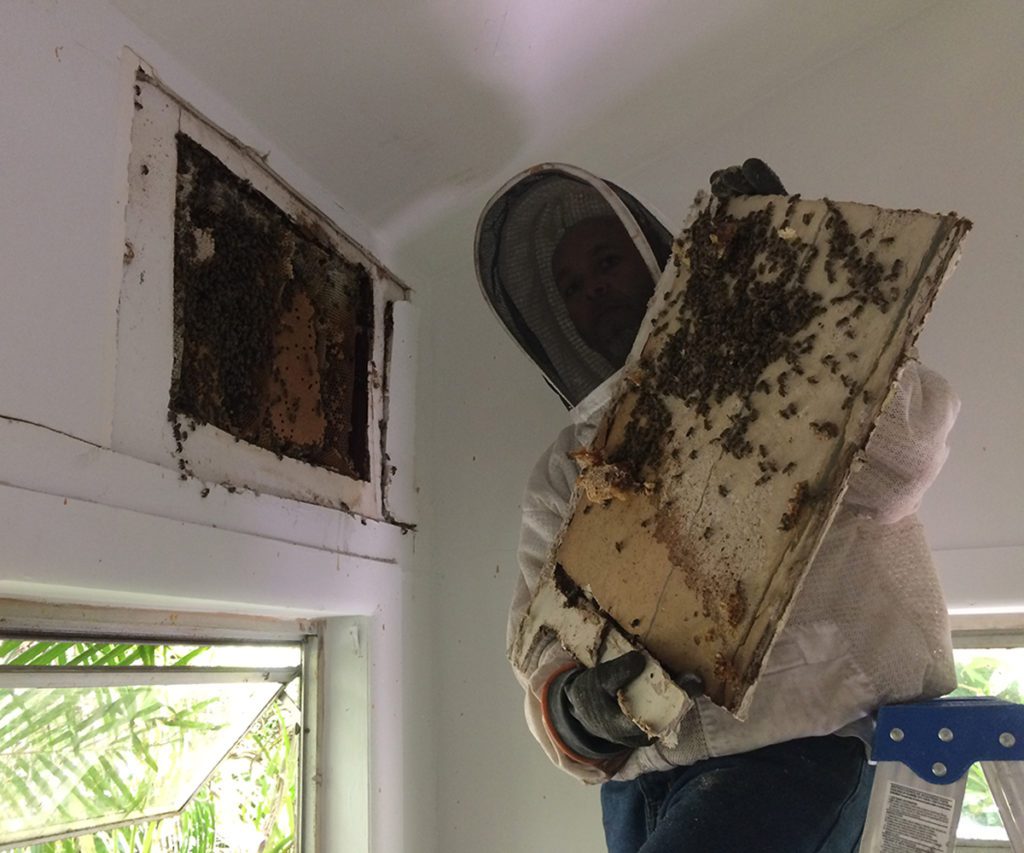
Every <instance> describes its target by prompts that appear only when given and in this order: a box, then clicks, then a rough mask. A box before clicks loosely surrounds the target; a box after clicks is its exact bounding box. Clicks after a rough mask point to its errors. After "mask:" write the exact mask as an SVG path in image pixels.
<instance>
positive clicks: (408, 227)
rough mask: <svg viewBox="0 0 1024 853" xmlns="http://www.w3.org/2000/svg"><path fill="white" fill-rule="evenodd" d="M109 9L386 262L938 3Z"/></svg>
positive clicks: (653, 144)
mask: <svg viewBox="0 0 1024 853" xmlns="http://www.w3.org/2000/svg"><path fill="white" fill-rule="evenodd" d="M113 3H114V5H116V6H117V7H118V8H119V9H120V10H121V11H122V12H123V13H124V14H126V15H127V16H128V17H129V18H131V19H132V20H133V21H134V22H135V23H136V25H137V26H139V27H140V28H141V29H142V30H143V31H144V32H146V33H147V34H148V35H149V36H150V37H151V38H153V39H154V40H155V41H157V42H158V43H159V44H161V46H162V47H163V48H165V49H166V50H167V51H168V52H169V53H170V54H171V55H173V56H175V57H176V58H177V59H179V60H180V61H181V62H182V63H183V64H184V65H185V66H186V67H188V68H189V69H190V71H191V72H192V73H194V74H195V75H196V76H197V77H198V78H200V79H201V80H203V81H204V82H205V83H206V84H207V85H209V86H210V87H211V88H213V89H214V90H215V91H218V92H219V93H220V94H222V95H223V96H224V97H225V98H226V99H227V100H228V101H230V102H231V103H233V104H235V105H236V106H237V107H238V108H239V109H240V110H241V111H242V112H243V113H244V114H246V115H247V116H248V117H249V118H250V119H251V120H252V121H253V122H255V124H257V125H258V126H259V127H261V129H262V130H263V131H264V132H265V133H266V134H267V135H268V136H269V137H270V138H272V139H275V140H277V141H278V142H279V144H280V145H281V146H282V148H283V149H284V151H285V152H286V153H287V154H288V156H289V157H290V158H291V159H292V160H293V161H295V162H296V163H297V164H298V165H299V166H301V167H302V168H304V169H305V170H306V171H307V172H308V173H309V174H310V175H312V176H313V177H314V178H315V179H317V180H318V181H319V182H320V183H321V184H323V185H324V186H325V187H326V188H327V190H328V191H330V192H331V193H332V194H334V195H335V196H336V197H337V199H338V200H339V202H340V203H341V204H342V206H343V207H345V209H346V210H348V211H349V212H350V213H351V214H353V215H354V216H356V217H357V218H358V219H360V220H362V221H363V223H364V224H365V225H366V226H367V227H369V228H372V229H374V230H375V231H376V232H377V233H378V234H382V235H386V236H387V238H388V241H389V242H392V243H394V242H396V241H401V240H402V239H403V237H405V236H407V235H408V234H410V233H414V232H415V231H417V230H419V229H421V228H422V227H423V226H424V225H426V224H427V223H428V222H429V221H430V220H431V219H432V218H435V217H437V216H439V215H441V214H443V213H444V211H445V210H446V209H447V208H448V207H449V206H451V205H453V204H455V203H457V202H458V201H459V200H460V199H461V198H464V197H465V196H466V194H467V193H470V192H472V191H474V190H476V189H478V188H480V187H481V186H491V187H493V186H496V185H497V184H499V183H500V182H502V181H503V180H504V179H505V178H507V177H508V176H509V175H510V174H512V173H513V172H514V171H516V170H517V169H518V168H520V167H525V166H527V165H530V164H532V163H533V162H536V161H540V160H550V159H563V160H565V159H570V157H572V158H573V159H574V162H579V163H581V164H585V165H588V166H590V167H591V168H594V169H595V170H604V171H605V173H607V174H613V175H615V174H621V173H622V172H623V171H624V170H625V167H626V166H627V165H630V166H634V167H635V166H637V165H638V164H641V163H643V162H644V161H645V160H650V159H651V158H652V157H655V156H657V154H658V152H659V150H664V149H665V148H666V147H667V146H672V145H677V144H679V143H680V142H684V141H686V139H687V138H688V135H692V134H693V133H694V132H695V129H696V128H698V127H703V128H704V129H706V128H707V127H708V126H709V125H710V126H714V124H716V123H721V122H723V121H725V120H727V119H729V118H730V117H732V116H733V115H734V114H736V113H737V112H739V111H742V110H744V109H746V108H749V106H750V105H751V104H752V103H754V102H756V101H757V100H759V99H761V98H763V97H764V96H765V95H767V94H768V93H770V92H771V91H772V90H773V89H775V88H776V87H779V86H781V85H784V84H785V83H786V82H787V81H792V80H793V79H799V78H802V77H805V76H807V75H809V74H811V73H813V72H814V70H815V69H816V68H818V67H820V66H821V65H823V64H825V63H827V62H829V61H831V60H833V59H835V57H836V56H837V55H838V54H840V53H843V52H845V51H848V50H852V49H855V48H856V47H857V46H858V44H860V43H862V42H863V41H864V40H865V39H866V38H868V37H869V36H870V35H871V34H872V33H876V32H877V31H878V30H880V29H884V28H889V27H892V26H894V25H895V24H897V23H898V22H900V21H902V20H905V19H906V18H908V17H910V16H913V15H915V14H918V13H920V11H921V10H922V9H924V8H926V7H928V6H930V5H934V0H901V2H898V3H893V2H891V0H858V2H856V3H850V2H840V1H839V0H830V1H829V2H823V0H715V1H714V2H710V0H639V2H637V1H636V0H635V2H625V0H623V2H615V0H514V1H513V0H419V2H414V0H347V2H344V0H288V2H282V0H216V2H210V0H175V2H173V3H168V2H166V0H113ZM733 57H742V61H740V62H737V61H734V60H733ZM157 72H158V73H159V69H157ZM752 81H754V82H752ZM641 126H642V127H644V128H645V132H644V133H643V134H638V133H636V132H635V131H634V129H635V128H637V127H641ZM272 162H273V160H272V159H271V163H272Z"/></svg>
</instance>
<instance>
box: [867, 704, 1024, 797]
mask: <svg viewBox="0 0 1024 853" xmlns="http://www.w3.org/2000/svg"><path fill="white" fill-rule="evenodd" d="M871 758H872V761H899V762H901V763H903V764H905V765H906V766H907V767H909V768H910V769H911V770H913V771H914V773H916V774H917V775H918V776H920V777H921V778H922V779H924V780H925V781H926V782H930V783H931V784H933V785H950V784H952V783H954V782H956V781H957V780H959V779H960V778H961V777H963V775H964V774H965V773H966V772H967V771H968V769H969V768H970V766H971V765H972V764H974V763H975V762H976V761H1024V705H1018V704H1015V703H1013V702H1006V701H1004V700H1002V699H994V698H991V697H988V696H984V697H964V698H955V699H932V700H930V701H927V702H914V703H910V704H906V705H885V706H883V707H882V708H880V709H879V711H878V725H877V728H876V730H875V742H874V750H873V755H872V757H871Z"/></svg>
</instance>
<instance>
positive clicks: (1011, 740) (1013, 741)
mask: <svg viewBox="0 0 1024 853" xmlns="http://www.w3.org/2000/svg"><path fill="white" fill-rule="evenodd" d="M999 743H1000V744H1001V745H1003V746H1005V747H1006V748H1007V749H1009V748H1010V747H1011V746H1016V745H1017V738H1015V737H1014V736H1013V735H1012V734H1010V732H1003V733H1002V734H1001V735H999Z"/></svg>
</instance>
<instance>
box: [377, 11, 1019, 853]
mask: <svg viewBox="0 0 1024 853" xmlns="http://www.w3.org/2000/svg"><path fill="white" fill-rule="evenodd" d="M1021 44H1024V13H1022V7H1021V6H1020V5H1019V4H1018V3H1016V2H995V1H994V0H992V2H977V3H969V4H968V3H960V2H945V3H938V4H935V5H934V6H933V7H932V8H930V9H928V10H926V11H924V12H922V13H921V14H919V15H917V16H915V17H914V18H912V19H911V20H908V21H906V22H904V23H903V24H902V25H900V26H899V27H897V28H895V29H891V30H888V31H883V32H877V33H875V34H874V35H873V36H872V37H871V38H870V39H866V40H864V41H862V42H861V43H859V44H857V45H855V46H852V47H851V49H850V50H849V51H848V52H846V53H845V54H842V55H837V56H833V57H825V58H823V59H822V62H821V63H820V64H818V65H815V66H812V67H807V68H805V69H803V70H802V71H801V72H800V73H797V74H794V76H793V78H792V79H791V80H790V81H789V82H788V83H787V84H786V85H785V86H782V87H780V88H778V89H776V90H774V91H773V92H771V93H770V95H768V96H764V95H763V94H761V95H760V96H758V95H757V93H759V92H760V88H759V82H760V81H759V79H758V69H757V67H756V65H753V64H752V65H751V67H749V69H748V71H747V74H748V75H749V85H750V91H751V104H750V105H748V106H747V107H746V108H745V109H744V110H743V111H742V112H741V113H739V114H734V115H732V117H731V118H728V119H725V118H722V117H721V116H719V120H718V121H716V123H715V124H713V125H711V126H699V125H692V124H689V123H688V122H687V117H686V116H685V115H678V114H672V115H669V114H666V113H664V112H652V111H651V109H650V108H649V105H648V104H647V102H646V100H645V99H644V98H643V97H641V96H639V95H637V94H636V93H634V96H633V98H632V99H630V100H625V101H621V102H615V103H609V104H608V105H607V113H606V114H605V115H604V116H602V117H601V118H600V119H599V120H598V121H596V122H595V123H594V124H592V125H589V126H588V127H587V128H586V129H585V132H583V131H581V132H574V133H573V134H571V135H568V136H566V138H565V139H564V140H563V143H562V144H561V145H559V146H555V147H553V148H552V149H550V150H545V151H543V152H540V153H539V154H538V153H537V152H533V154H534V155H536V159H537V160H541V159H546V160H564V161H568V162H575V163H579V164H580V165H582V166H584V167H587V168H591V169H592V170H594V171H595V172H597V173H598V174H604V175H605V176H606V177H608V178H611V179H613V180H616V181H617V182H619V183H621V184H622V185H624V186H626V187H628V188H630V189H633V190H634V191H635V192H637V193H638V194H639V195H640V197H641V198H646V199H647V200H649V201H650V202H652V203H653V204H654V205H655V206H656V207H657V208H659V209H661V210H662V211H663V212H664V213H665V214H667V215H668V217H669V218H670V220H672V221H675V222H679V221H680V219H681V217H682V214H683V212H684V210H685V209H686V207H687V205H688V203H689V200H690V198H691V197H692V194H693V192H694V191H695V190H696V189H697V188H699V187H701V186H703V185H704V184H705V182H706V180H707V175H708V174H709V173H710V172H711V171H712V170H713V169H714V168H717V167H720V166H724V165H727V164H729V163H735V162H739V161H741V160H742V159H743V158H745V157H747V156H751V155H757V156H761V157H763V158H764V159H766V160H767V161H768V162H769V163H771V164H772V165H773V166H775V167H776V168H777V169H778V171H779V172H780V174H781V175H782V177H783V179H784V180H785V181H786V183H787V186H788V187H789V189H790V190H791V191H794V192H801V193H802V194H803V195H804V196H806V197H815V196H821V195H829V196H831V197H833V198H837V199H852V200H859V201H872V202H877V203H880V204H883V205H887V206H903V207H912V208H913V207H921V208H924V209H930V210H936V211H946V210H950V209H956V210H957V211H959V212H960V213H962V214H964V215H966V216H969V217H970V218H972V219H973V220H974V223H975V231H974V233H972V234H971V236H970V237H969V240H968V243H967V247H966V252H965V257H964V260H963V263H962V266H961V268H960V270H959V271H958V273H957V274H956V275H955V277H954V279H953V280H952V282H951V283H950V285H949V287H948V289H947V291H946V292H944V293H943V294H941V295H940V298H939V300H938V303H937V307H936V309H935V311H934V314H933V316H932V318H931V320H930V322H929V325H928V327H927V328H926V331H925V333H924V335H923V337H922V339H921V341H920V350H921V353H922V357H923V358H924V359H925V360H926V361H927V362H929V363H930V364H932V365H934V366H935V367H936V368H938V369H939V370H940V371H942V372H943V373H945V374H946V375H947V376H948V377H949V378H950V379H951V380H952V381H953V382H954V384H955V385H956V387H957V389H958V390H959V392H960V394H961V395H962V397H963V400H964V409H963V414H962V415H961V418H960V423H959V424H958V426H957V429H956V432H955V435H954V438H953V454H952V457H951V459H950V462H949V464H948V466H947V469H946V471H945V472H944V473H943V475H942V476H941V478H940V480H939V482H938V483H937V484H936V485H935V487H934V488H933V489H932V491H931V493H930V494H929V495H928V498H927V500H926V503H925V505H924V507H923V509H922V517H923V519H924V521H925V523H926V525H927V527H928V530H929V534H930V538H931V541H932V543H933V545H934V546H935V547H936V548H937V549H943V550H942V551H941V552H940V554H939V556H940V557H941V558H942V559H941V561H940V562H941V564H942V566H943V569H944V571H946V572H948V573H950V576H951V577H954V578H956V579H958V580H959V581H961V582H960V583H959V584H958V585H957V587H956V590H955V594H956V595H957V596H960V597H961V598H962V597H964V596H967V595H968V594H969V591H970V589H971V588H972V587H973V586H974V584H972V583H970V582H967V583H963V582H962V580H963V578H964V577H965V575H966V576H968V577H970V573H972V572H974V571H978V572H980V571H981V570H982V569H984V568H986V567H987V566H996V568H997V569H999V571H1000V572H1001V583H1002V586H1001V587H998V584H997V585H996V586H997V587H998V588H996V589H992V588H990V587H988V586H986V592H985V595H986V600H988V601H990V602H991V601H992V600H993V599H995V600H1006V598H1007V597H1008V596H1010V595H1011V594H1016V596H1017V598H1018V600H1019V598H1020V595H1019V581H1017V580H1016V578H1018V577H1019V576H1020V575H1019V572H1020V569H1021V568H1022V562H1024V561H1022V558H1021V554H1022V553H1024V535H1022V531H1024V499H1022V498H1024V495H1022V488H1021V485H1020V484H1021V482H1024V452H1022V451H1024V445H1022V438H1021V436H1022V435H1024V433H1022V432H1021V429H1020V427H1019V426H1018V425H1017V423H1016V422H1017V421H1018V420H1019V418H1020V416H1021V415H1022V414H1024V409H1022V402H1021V401H1022V400H1024V374H1022V371H1021V370H1020V365H1021V360H1022V354H1024V344H1022V340H1021V333H1020V322H1021V319H1022V318H1024V288H1022V287H1021V273H1022V270H1024V252H1022V246H1024V243H1022V241H1021V239H1020V234H1021V227H1022V225H1024V157H1022V149H1021V144H1022V140H1024V74H1022V70H1024V69H1022V59H1021V55H1020V46H1021ZM718 61H720V62H722V63H726V62H728V63H738V64H740V65H741V66H742V63H743V62H744V57H743V56H739V57H734V56H728V55H727V51H724V52H722V53H721V54H720V55H719V57H718ZM730 67H731V68H732V70H733V72H734V71H735V66H730ZM710 84H713V81H712V83H709V85H710ZM659 86H676V87H678V88H679V90H680V92H685V89H686V84H685V81H680V80H670V79H658V80H652V81H650V87H651V88H652V89H654V88H657V87H659ZM623 127H625V128H627V129H630V130H627V131H626V132H622V130H621V129H622V128H623ZM652 134H653V135H655V137H656V138H655V139H654V140H652V139H651V135H652ZM631 136H635V137H636V138H637V139H638V140H639V143H638V148H640V149H641V150H642V151H643V152H644V158H643V161H642V162H640V163H634V164H630V158H629V155H628V147H629V139H630V137H631ZM652 152H653V153H652ZM527 165H529V163H528V162H525V161H523V162H516V163H511V164H510V165H509V167H508V168H507V170H506V174H505V175H502V176H499V177H498V178H497V179H496V180H495V182H494V185H493V186H492V187H489V188H487V190H486V191H481V192H479V193H478V194H477V195H476V196H474V197H473V198H471V199H469V200H468V201H467V202H466V203H465V204H464V205H462V206H461V207H460V208H459V209H457V210H453V211H452V212H451V213H450V214H449V215H448V216H446V217H444V218H443V219H441V220H438V221H434V222H431V223H429V224H427V225H425V226H424V229H423V231H422V232H421V233H420V234H419V235H418V236H416V237H414V238H411V239H410V240H408V241H407V242H406V244H405V246H404V247H403V250H404V251H403V255H402V258H401V261H400V262H399V263H398V265H397V271H398V272H399V273H400V274H403V275H406V276H407V277H412V275H413V272H412V271H413V270H415V276H416V279H417V282H418V283H419V285H420V287H421V288H422V292H423V293H424V294H425V297H426V301H427V303H428V305H427V309H426V313H425V322H424V327H423V331H422V334H421V338H422V339H423V340H424V341H425V344H424V353H423V361H422V370H421V387H423V386H428V387H423V394H422V402H423V405H424V419H423V420H421V422H420V437H421V442H420V445H419V446H420V454H421V459H422V460H423V463H424V464H423V469H422V472H423V473H422V482H423V488H424V493H425V494H428V495H430V496H432V497H431V499H430V500H428V501H427V507H426V508H425V510H426V512H427V516H426V517H425V518H424V521H425V523H426V524H427V526H428V528H429V530H430V543H431V547H432V555H433V556H432V559H433V563H434V566H435V572H436V575H437V582H438V588H437V613H438V616H437V624H438V631H439V635H438V643H439V661H440V670H439V676H440V678H439V685H438V691H439V692H438V697H439V698H438V702H439V720H438V725H439V740H438V746H439V757H438V762H439V766H438V773H439V777H440V779H441V799H440V816H439V827H438V833H439V841H438V849H439V850H443V851H445V853H463V851H464V852H465V853H470V851H473V853H475V851H480V850H488V851H492V853H512V851H523V850H543V851H548V850H551V851H554V850H599V849H602V845H603V840H602V834H601V830H600V822H599V810H598V805H597V792H596V791H593V790H589V789H584V788H583V787H581V786H579V785H578V784H577V783H575V782H574V781H573V780H571V779H570V778H568V777H567V776H564V775H562V774H561V773H559V772H558V771H557V770H555V769H554V768H553V767H551V766H550V765H548V764H547V761H546V759H545V758H543V756H542V754H541V752H540V750H539V749H538V748H536V746H535V744H534V743H533V741H532V739H531V737H530V735H529V734H528V733H527V731H526V728H525V724H524V723H523V722H522V714H521V710H520V704H521V694H520V691H519V688H518V687H517V686H516V684H515V682H514V681H513V678H512V676H511V674H510V672H509V671H508V665H507V663H506V661H505V659H504V654H503V649H504V620H505V610H506V606H507V603H508V600H509V598H510V595H511V591H512V584H513V579H514V576H515V572H516V563H515V544H516V538H517V517H518V502H519V498H520V494H521V490H522V487H523V484H524V482H525V479H526V476H527V473H528V472H529V469H530V467H531V466H532V465H533V463H534V461H535V460H536V458H537V457H538V455H539V454H540V453H541V451H542V450H543V448H544V447H545V446H546V445H547V443H548V442H549V441H550V440H551V439H552V438H553V436H554V433H555V431H556V429H557V428H558V427H559V426H561V425H562V424H563V423H564V422H565V415H564V413H563V412H562V411H561V410H560V407H559V405H558V404H557V402H556V401H555V398H554V396H553V395H552V394H551V393H550V392H548V391H547V389H546V388H545V387H544V385H543V383H542V382H541V380H540V378H539V375H538V374H537V373H536V372H535V371H534V370H532V369H531V367H530V366H529V365H527V364H526V363H525V359H524V358H523V357H522V356H521V355H520V353H519V352H518V351H517V350H516V349H515V347H514V346H513V345H512V343H511V342H510V340H509V339H508V338H507V335H504V334H503V333H502V332H501V330H500V329H499V328H498V326H497V323H496V321H495V320H494V318H493V316H492V315H491V314H490V312H489V311H488V309H487V308H486V307H485V306H484V305H483V302H482V300H481V298H480V297H479V295H478V293H477V292H476V287H475V285H474V273H473V269H472V253H471V244H472V234H473V227H474V224H475V219H476V215H477V213H478V212H479V210H480V209H481V207H482V206H483V204H484V202H485V201H486V198H487V197H488V195H489V194H490V192H491V191H493V190H494V189H496V188H497V186H498V185H499V184H500V183H501V181H502V180H503V179H504V178H505V177H508V176H509V175H511V174H512V173H513V172H514V171H516V170H518V169H519V168H522V167H525V166H527ZM448 247H452V248H451V251H447V248H448ZM996 546H1006V547H1007V548H1008V549H1009V550H1008V551H1006V550H1003V551H1000V552H999V553H998V554H996V553H994V552H993V551H992V550H990V549H993V548H996ZM952 549H977V550H964V551H960V550H952ZM981 558H985V559H981ZM997 564H998V565H997ZM1000 567H1001V568H1000ZM1014 569H1015V571H1014ZM997 580H1000V578H997ZM1008 584H1009V585H1008Z"/></svg>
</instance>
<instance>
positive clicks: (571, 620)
mask: <svg viewBox="0 0 1024 853" xmlns="http://www.w3.org/2000/svg"><path fill="white" fill-rule="evenodd" d="M552 634H554V635H555V636H556V637H557V640H556V642H560V643H561V644H562V647H563V648H564V649H565V650H566V651H568V652H569V653H570V654H571V655H572V656H573V657H574V658H576V660H577V661H579V662H580V663H581V664H582V665H583V666H586V667H593V666H596V665H597V664H598V663H600V662H601V661H606V660H612V659H614V658H617V657H620V656H622V655H624V654H626V653H627V652H630V651H637V650H639V651H641V652H643V654H644V658H645V667H644V670H643V672H642V673H641V674H640V675H639V676H638V677H637V678H636V679H634V681H632V682H631V683H630V684H629V685H628V686H627V687H626V688H625V689H624V690H621V691H619V694H618V700H619V706H620V707H621V708H622V711H623V712H624V713H625V714H626V715H627V716H628V717H629V718H630V719H631V720H633V722H634V723H636V725H637V726H638V727H639V728H640V729H642V730H643V731H644V732H645V733H646V734H648V735H649V736H651V737H653V738H657V739H659V740H661V742H662V743H664V744H665V745H666V746H673V745H675V743H676V740H677V730H678V725H679V721H680V720H681V719H682V718H683V716H684V715H685V714H686V713H687V711H689V710H690V708H692V707H693V700H692V699H691V698H690V697H689V696H688V695H687V694H686V692H685V691H683V690H682V689H681V688H680V687H679V686H678V685H677V684H676V683H675V682H674V681H673V680H672V678H671V676H670V675H669V674H668V673H667V672H666V671H665V670H664V669H663V668H662V666H661V664H659V663H658V662H657V661H656V660H655V659H654V658H653V657H651V655H650V654H649V653H648V652H646V651H645V650H644V649H642V648H639V647H638V646H637V645H636V644H635V643H634V642H632V641H631V640H630V639H628V638H627V637H626V636H625V635H624V634H623V633H622V631H621V630H620V629H619V628H618V627H617V626H616V625H614V624H613V623H612V621H611V620H610V619H609V618H608V616H607V615H606V614H603V613H601V612H600V611H598V609H597V608H596V607H595V606H594V603H593V601H591V600H590V599H589V598H588V597H587V596H586V594H585V593H584V592H583V590H579V589H570V588H569V587H567V585H566V579H565V578H564V577H562V578H560V577H559V572H558V570H557V569H554V570H552V571H548V572H546V573H545V574H544V576H543V577H542V578H541V581H540V583H539V584H538V586H537V589H536V591H535V592H534V595H533V598H532V600H531V602H530V606H529V608H528V609H527V611H526V613H525V615H524V616H523V619H522V621H521V622H520V623H519V628H518V629H517V631H516V635H515V640H514V643H513V647H512V652H511V659H512V663H513V665H514V666H515V667H516V668H517V669H519V670H520V671H528V670H529V669H531V668H532V667H533V666H534V665H535V662H536V658H537V657H538V656H539V654H540V652H541V651H542V650H543V646H544V645H545V644H546V643H548V642H551V641H552V638H551V635H552Z"/></svg>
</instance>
